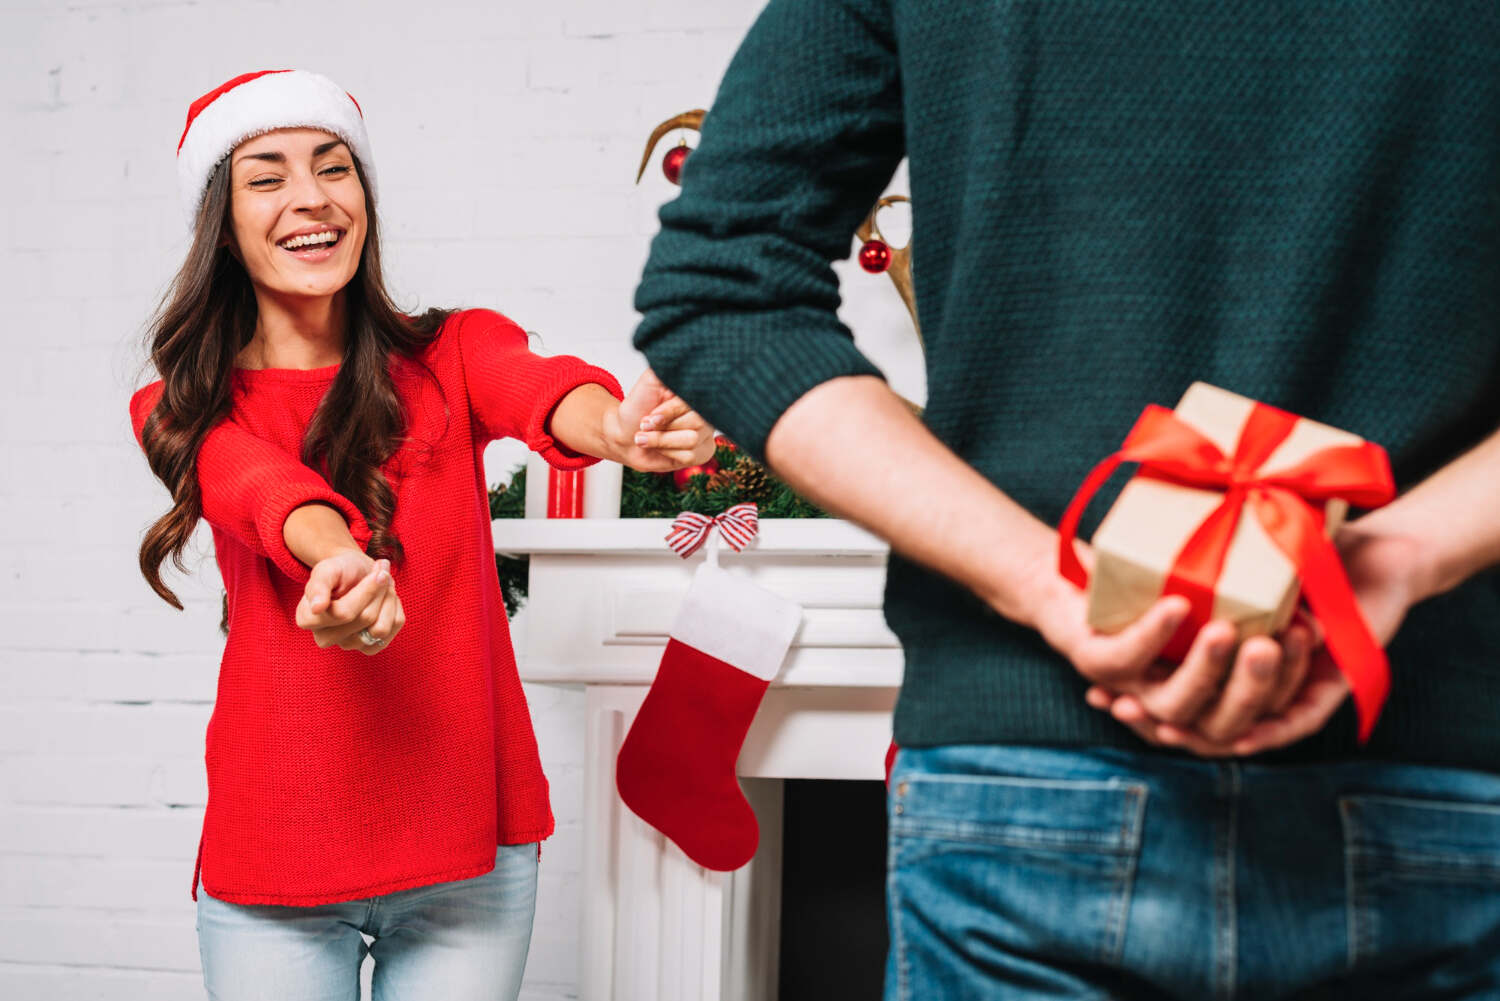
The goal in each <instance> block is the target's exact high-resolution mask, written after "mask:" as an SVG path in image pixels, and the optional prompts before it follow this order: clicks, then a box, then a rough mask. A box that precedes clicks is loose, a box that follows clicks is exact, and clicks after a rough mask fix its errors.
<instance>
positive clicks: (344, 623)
mask: <svg viewBox="0 0 1500 1001" xmlns="http://www.w3.org/2000/svg"><path fill="white" fill-rule="evenodd" d="M405 624H406V613H405V611H404V610H403V609H402V607H401V599H400V598H399V597H397V595H396V583H395V581H394V580H393V579H392V578H391V564H390V561H389V560H372V559H371V558H370V557H369V556H367V555H366V554H365V553H363V552H361V551H360V550H358V549H342V550H340V551H339V552H337V553H335V554H333V555H332V556H329V557H327V558H326V559H322V560H319V561H318V562H317V563H315V564H314V565H313V567H312V572H311V574H310V576H309V577H308V580H307V586H306V587H305V588H304V589H303V592H302V600H301V601H299V602H298V603H297V625H298V626H300V627H301V628H303V629H306V630H309V631H310V632H311V633H312V634H313V640H314V641H315V642H316V643H317V644H318V646H319V647H323V648H325V649H326V648H327V647H330V646H336V647H339V648H341V649H344V650H354V651H358V652H359V653H362V654H365V655H366V656H371V657H373V656H374V655H375V654H377V653H380V652H381V651H382V650H384V649H385V648H386V647H388V646H389V645H390V642H391V640H392V639H394V638H395V636H396V634H397V633H399V632H400V631H401V627H402V626H404V625H405ZM365 630H368V631H369V634H370V635H371V636H373V637H374V638H375V639H376V641H377V642H375V643H373V644H370V643H366V642H365V641H364V638H363V637H362V636H361V633H362V632H364V631H365Z"/></svg>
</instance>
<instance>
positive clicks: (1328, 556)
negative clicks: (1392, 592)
mask: <svg viewBox="0 0 1500 1001" xmlns="http://www.w3.org/2000/svg"><path fill="white" fill-rule="evenodd" d="M1297 421H1298V418H1297V417H1296V416H1295V415H1294V414H1289V413H1287V412H1286V411H1284V410H1278V409H1276V408H1275V407H1270V406H1266V405H1265V404H1262V403H1257V404H1255V406H1254V408H1253V409H1252V410H1251V412H1250V417H1249V419H1248V420H1247V421H1246V422H1245V427H1244V429H1243V430H1242V431H1241V432H1240V439H1239V442H1238V443H1237V445H1236V446H1235V450H1234V455H1233V456H1232V457H1231V456H1226V455H1225V454H1224V453H1223V452H1221V451H1220V450H1219V448H1218V446H1216V445H1215V444H1214V443H1213V442H1211V441H1209V440H1208V439H1207V438H1205V437H1204V436H1203V435H1201V434H1199V433H1198V432H1197V431H1196V430H1194V429H1193V428H1191V427H1189V426H1188V425H1187V424H1186V423H1184V422H1183V421H1181V420H1179V419H1178V418H1177V416H1176V415H1175V414H1174V413H1173V412H1172V411H1170V410H1167V409H1165V408H1164V407H1158V406H1154V405H1153V406H1149V407H1147V408H1146V410H1145V412H1144V413H1143V414H1141V417H1140V419H1139V420H1138V421H1136V424H1135V427H1134V428H1132V429H1131V431H1130V434H1129V435H1128V436H1126V438H1125V443H1124V444H1123V445H1122V446H1121V447H1120V450H1119V451H1118V452H1116V453H1115V454H1113V455H1111V456H1109V457H1108V458H1106V459H1105V460H1104V461H1103V462H1101V463H1099V465H1097V466H1095V467H1094V471H1093V472H1092V473H1090V474H1089V475H1088V478H1087V479H1086V480H1084V481H1083V485H1082V486H1081V487H1079V488H1078V493H1077V494H1076V495H1074V497H1073V501H1072V503H1071V504H1069V505H1068V510H1067V512H1066V513H1064V515H1063V518H1062V522H1061V524H1059V526H1058V568H1059V570H1060V571H1061V573H1062V575H1063V576H1064V577H1065V578H1067V579H1068V580H1070V581H1072V582H1073V583H1074V584H1076V585H1078V586H1079V587H1087V586H1088V572H1087V571H1086V570H1084V568H1083V564H1082V563H1081V562H1080V561H1079V559H1078V554H1077V553H1076V552H1075V551H1074V548H1073V539H1074V536H1075V534H1076V533H1077V530H1078V520H1079V519H1080V518H1081V517H1082V516H1083V511H1084V509H1085V508H1086V507H1087V506H1088V503H1089V501H1090V500H1091V499H1092V498H1093V496H1094V494H1095V492H1096V491H1098V489H1099V488H1100V487H1101V486H1102V485H1103V484H1104V481H1105V480H1107V479H1109V477H1110V474H1111V473H1113V472H1114V471H1115V469H1116V468H1117V467H1118V466H1119V465H1120V463H1122V462H1138V463H1140V469H1139V471H1138V474H1137V475H1140V476H1146V477H1150V478H1152V479H1158V480H1164V481H1166V482H1168V483H1177V484H1180V485H1182V486H1187V487H1197V488H1200V489H1207V490H1223V491H1224V499H1223V501H1222V502H1220V504H1219V506H1218V507H1217V508H1215V509H1214V511H1213V512H1212V513H1211V514H1209V516H1208V517H1207V518H1206V519H1204V521H1203V523H1202V524H1201V525H1199V526H1198V528H1197V529H1196V530H1195V531H1194V532H1193V534H1192V535H1191V536H1190V537H1189V538H1188V541H1187V542H1186V543H1185V544H1184V545H1183V547H1182V550H1181V551H1180V552H1179V553H1178V554H1177V558H1176V559H1175V560H1174V561H1173V563H1172V568H1171V570H1170V572H1169V573H1168V575H1167V583H1166V586H1165V587H1164V588H1163V589H1162V593H1163V594H1164V595H1165V594H1180V595H1183V596H1184V597H1186V598H1187V599H1188V601H1189V602H1190V603H1191V606H1192V610H1191V612H1190V613H1189V615H1188V618H1187V620H1186V621H1184V622H1183V625H1182V628H1180V629H1179V630H1178V631H1177V635H1175V636H1174V637H1172V642H1171V643H1169V644H1168V645H1167V648H1166V650H1165V651H1163V656H1165V657H1167V658H1169V659H1172V660H1181V659H1182V658H1183V657H1184V656H1186V654H1187V650H1188V648H1189V647H1190V646H1191V644H1192V639H1193V637H1194V635H1196V634H1197V632H1198V629H1199V628H1200V627H1202V626H1203V625H1204V624H1205V623H1207V622H1208V621H1209V620H1210V619H1211V618H1212V617H1213V604H1214V587H1215V584H1216V583H1217V581H1218V579H1219V574H1220V572H1221V571H1222V570H1223V568H1224V559H1225V557H1226V556H1227V555H1228V553H1229V546H1230V543H1231V542H1232V541H1233V539H1234V531H1235V527H1236V526H1237V525H1238V524H1239V520H1240V513H1241V512H1242V511H1243V509H1244V507H1245V505H1246V503H1247V502H1248V503H1250V504H1251V505H1252V507H1253V509H1254V511H1255V515H1256V517H1257V518H1259V519H1260V523H1261V525H1262V526H1264V527H1265V530H1266V533H1267V534H1268V535H1270V537H1271V539H1272V540H1273V541H1274V542H1275V543H1276V545H1277V547H1278V548H1279V549H1280V550H1281V551H1282V552H1283V553H1285V554H1286V555H1287V558H1288V559H1290V560H1291V561H1292V565H1293V566H1294V567H1295V568H1296V570H1297V575H1298V577H1299V578H1301V581H1302V594H1303V596H1304V597H1306V599H1307V603H1308V605H1309V606H1310V607H1311V608H1312V611H1313V614H1314V615H1315V616H1316V617H1317V619H1318V622H1319V623H1320V624H1321V625H1322V627H1323V634H1324V635H1323V639H1324V643H1325V644H1326V645H1327V647H1328V652H1329V654H1330V655H1331V656H1332V657H1333V661H1334V663H1335V664H1337V665H1338V667H1339V670H1340V671H1341V672H1343V675H1344V677H1345V678H1346V679H1348V681H1349V687H1350V689H1351V690H1352V691H1353V693H1354V706H1355V709H1356V711H1357V712H1358V714H1359V739H1360V742H1361V743H1363V742H1364V741H1366V740H1368V739H1369V737H1370V732H1371V731H1372V730H1373V729H1374V728H1375V720H1376V719H1377V718H1378V717H1379V715H1380V709H1381V706H1382V705H1384V703H1385V697H1386V693H1387V692H1388V691H1389V690H1390V665H1389V664H1388V662H1387V661H1386V657H1385V651H1384V650H1383V649H1381V646H1380V644H1379V643H1377V642H1376V641H1375V638H1374V637H1373V636H1372V635H1370V627H1369V626H1368V625H1367V624H1366V622H1365V620H1364V616H1363V615H1362V614H1361V612H1360V610H1359V605H1358V603H1357V602H1356V601H1355V599H1354V592H1353V589H1352V588H1351V587H1350V585H1349V578H1348V577H1347V576H1346V575H1345V574H1344V565H1343V563H1342V562H1341V561H1340V559H1339V555H1338V551H1337V550H1335V549H1334V547H1333V543H1331V542H1330V541H1329V540H1328V537H1327V535H1326V534H1325V530H1324V520H1323V504H1324V503H1326V502H1327V501H1329V500H1332V499H1334V498H1339V499H1342V500H1346V501H1348V502H1349V503H1350V504H1353V505H1355V506H1357V507H1362V508H1373V507H1379V506H1380V505H1382V504H1386V503H1388V502H1389V501H1390V500H1391V499H1392V498H1393V497H1395V495H1396V487H1395V484H1394V482H1393V480H1392V477H1391V468H1390V463H1389V461H1388V460H1387V458H1386V454H1385V450H1384V449H1382V448H1381V447H1380V446H1379V445H1375V444H1372V443H1370V442H1363V443H1361V444H1359V445H1343V446H1333V447H1330V448H1325V449H1321V450H1320V451H1317V452H1314V453H1313V454H1312V455H1309V456H1308V457H1307V458H1305V459H1303V460H1302V461H1301V462H1299V463H1297V464H1296V465H1294V466H1292V467H1290V468H1288V469H1284V470H1281V471H1280V472H1275V473H1269V474H1268V473H1263V472H1261V470H1260V467H1261V465H1262V464H1263V463H1264V462H1265V461H1266V459H1267V458H1269V457H1270V455H1271V454H1272V453H1273V452H1274V451H1275V450H1276V448H1277V446H1279V445H1280V444H1281V443H1282V442H1283V441H1284V440H1285V439H1286V437H1287V435H1289V434H1291V432H1292V428H1293V427H1295V426H1296V424H1297Z"/></svg>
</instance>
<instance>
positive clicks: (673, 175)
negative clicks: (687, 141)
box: [661, 146, 692, 184]
mask: <svg viewBox="0 0 1500 1001" xmlns="http://www.w3.org/2000/svg"><path fill="white" fill-rule="evenodd" d="M691 152H692V147H690V146H673V147H672V148H671V149H669V150H667V155H666V156H664V157H662V158H661V172H662V173H663V174H666V175H667V180H669V181H671V182H672V183H673V184H681V183H682V164H683V161H685V160H686V159H687V158H688V154H689V153H691Z"/></svg>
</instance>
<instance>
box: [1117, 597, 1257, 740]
mask: <svg viewBox="0 0 1500 1001" xmlns="http://www.w3.org/2000/svg"><path fill="white" fill-rule="evenodd" d="M1235 637H1236V633H1235V628H1234V626H1233V625H1232V624H1231V623H1228V622H1224V621H1222V620H1218V621H1214V622H1210V623H1209V624H1208V625H1206V626H1204V627H1203V628H1202V629H1200V630H1198V635H1197V637H1196V638H1194V640H1193V645H1192V647H1191V648H1190V649H1189V650H1188V655H1187V658H1186V659H1185V660H1183V662H1182V663H1181V664H1180V665H1179V666H1178V668H1177V670H1175V671H1173V672H1172V676H1171V677H1169V678H1168V679H1167V680H1166V681H1164V682H1162V683H1161V684H1160V685H1158V686H1156V687H1154V688H1152V689H1150V690H1148V691H1145V692H1142V693H1141V704H1142V705H1143V706H1145V708H1146V711H1147V712H1149V713H1150V714H1151V715H1152V716H1155V717H1156V718H1157V719H1158V720H1161V721H1162V722H1163V723H1176V724H1179V725H1182V726H1186V725H1188V724H1190V723H1192V722H1193V721H1194V720H1196V719H1197V718H1198V716H1199V714H1200V713H1202V712H1203V709H1204V707H1205V706H1207V705H1209V704H1210V703H1212V702H1213V701H1214V699H1215V698H1217V697H1218V694H1219V690H1220V689H1221V687H1222V686H1223V684H1224V678H1225V676H1226V675H1227V674H1228V672H1229V663H1230V659H1231V658H1232V657H1233V655H1234V641H1235Z"/></svg>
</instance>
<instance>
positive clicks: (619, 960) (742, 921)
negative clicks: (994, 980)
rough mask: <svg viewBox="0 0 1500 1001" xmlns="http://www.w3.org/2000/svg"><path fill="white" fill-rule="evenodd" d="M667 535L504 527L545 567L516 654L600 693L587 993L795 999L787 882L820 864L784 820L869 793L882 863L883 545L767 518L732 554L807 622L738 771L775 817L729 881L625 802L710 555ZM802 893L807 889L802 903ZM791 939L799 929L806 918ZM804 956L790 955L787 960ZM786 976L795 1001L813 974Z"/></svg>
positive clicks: (579, 527)
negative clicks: (686, 611)
mask: <svg viewBox="0 0 1500 1001" xmlns="http://www.w3.org/2000/svg"><path fill="white" fill-rule="evenodd" d="M668 525H669V522H667V521H665V520H655V519H630V520H620V519H578V520H547V519H513V520H497V521H496V522H494V532H495V548H496V550H497V551H500V552H512V553H516V552H526V553H530V554H531V585H530V589H531V590H530V598H529V600H528V607H529V611H528V615H529V616H530V625H529V627H528V629H527V630H526V637H525V643H524V646H523V648H522V649H521V650H519V651H518V654H519V660H520V666H521V676H522V678H523V679H524V680H526V681H538V682H577V683H582V684H583V685H584V686H585V688H586V692H587V694H586V709H585V726H586V728H587V731H586V733H585V747H586V750H585V766H584V771H585V774H584V782H585V791H584V801H585V802H584V861H583V895H584V899H583V929H582V935H581V948H582V953H583V954H582V956H581V975H580V984H579V988H580V997H581V998H582V999H583V1001H772V999H776V998H778V996H779V994H780V991H781V987H782V980H781V971H782V968H781V956H782V932H783V927H784V924H783V921H782V897H783V873H784V871H785V870H786V869H787V866H788V863H790V864H791V866H792V875H793V878H795V875H796V872H797V867H798V866H801V865H805V864H807V861H808V860H807V858H805V857H804V854H805V853H804V849H807V850H809V851H810V850H813V849H814V848H815V847H816V846H814V845H809V844H807V843H806V842H805V841H804V840H802V839H799V840H798V841H797V842H796V844H795V845H794V851H793V857H792V858H790V859H789V858H788V856H787V852H786V851H785V850H784V845H783V827H784V822H785V821H787V820H789V819H790V820H791V821H792V822H793V823H794V824H795V823H796V822H797V821H798V819H799V817H800V816H801V813H800V812H799V811H802V809H803V806H802V800H801V798H800V797H801V796H802V794H803V788H802V787H801V786H800V785H799V784H798V783H801V782H804V781H809V780H820V781H823V782H830V781H832V782H836V783H838V786H839V791H840V792H841V793H846V794H849V795H851V796H854V797H855V798H858V794H857V793H856V792H855V791H854V787H856V786H857V787H861V788H862V789H863V790H864V798H865V802H866V804H867V805H866V808H865V811H864V812H863V816H865V817H869V816H871V815H873V817H874V820H873V821H868V822H867V821H861V823H860V825H859V826H861V827H865V826H868V824H871V823H873V824H875V825H877V826H876V828H875V829H872V830H868V831H865V832H863V833H862V834H861V837H862V838H863V837H864V836H865V835H868V838H869V839H870V842H869V843H871V844H874V845H876V846H877V847H876V849H875V850H876V851H877V852H879V853H881V854H883V845H884V837H883V833H882V830H881V829H880V828H879V827H878V825H879V824H881V823H883V820H882V814H881V812H880V810H879V808H878V806H879V802H880V796H881V792H880V788H879V783H880V782H881V780H882V779H883V778H884V758H885V750H886V747H887V745H888V743H889V741H890V732H891V731H890V718H891V709H892V707H893V706H894V703H895V696H896V689H897V687H898V686H899V685H900V678H901V650H900V646H899V644H898V642H897V640H896V638H895V637H894V636H893V635H892V634H891V633H890V632H889V630H888V629H887V628H886V626H885V622H884V617H883V615H882V613H881V611H880V606H881V594H882V591H883V587H884V578H885V559H886V547H885V545H884V544H883V543H881V542H880V541H879V540H878V539H876V538H874V537H873V536H871V535H869V534H868V533H866V532H864V531H862V530H860V529H858V528H857V527H855V526H853V525H850V524H847V523H844V522H838V521H829V520H812V519H809V520H800V521H775V520H766V521H762V522H761V533H760V537H759V539H758V540H757V542H756V543H755V545H754V546H752V547H751V548H750V549H747V550H746V551H745V552H744V553H740V554H734V553H731V552H725V553H723V554H722V556H721V562H722V563H723V565H724V566H725V567H726V568H727V569H730V570H731V571H733V572H738V573H744V574H746V575H748V576H749V577H751V578H752V579H754V580H756V581H757V582H758V583H760V584H762V585H763V586H765V587H768V588H770V589H771V590H773V591H775V592H777V593H778V594H781V595H783V596H784V597H786V598H788V599H790V600H792V601H796V602H797V603H798V604H800V605H801V606H802V607H803V609H804V612H803V623H802V628H801V630H800V632H799V633H798V636H797V639H796V640H795V642H794V644H793V647H792V651H791V653H790V654H789V655H788V658H787V664H786V666H785V667H784V669H783V671H782V673H781V675H780V677H779V678H778V679H777V680H776V681H775V682H774V683H773V684H772V687H771V689H770V690H769V691H768V692H767V693H766V698H765V701H764V702H763V703H762V705H761V708H760V712H759V713H758V714H757V716H756V718H755V722H754V723H753V724H752V726H751V728H750V732H749V735H748V736H747V738H746V741H745V746H744V748H743V750H742V752H741V754H740V759H739V762H738V766H737V770H738V773H739V775H740V778H741V785H742V787H743V788H744V790H745V793H746V796H747V798H749V800H750V802H751V805H752V806H753V807H754V808H755V812H756V816H757V818H758V819H759V821H760V825H761V839H760V849H759V851H758V852H757V853H756V856H755V857H754V858H753V859H752V860H751V861H750V863H749V864H747V865H746V866H744V867H743V868H741V869H739V870H737V871H736V872H733V873H716V872H710V871H707V870H705V869H703V868H701V867H700V866H697V865H695V864H694V863H692V862H691V861H690V860H688V859H687V857H686V856H684V855H683V854H682V853H681V852H680V851H679V850H678V849H677V848H676V847H675V846H674V845H672V844H671V842H669V841H667V840H666V839H665V838H664V837H663V836H662V835H661V834H659V833H658V832H657V831H656V830H655V829H653V828H651V827H650V826H649V825H647V824H645V823H644V822H642V821H641V820H640V819H639V818H637V817H636V816H635V815H634V814H632V813H631V812H630V811H629V810H628V809H627V808H626V807H625V806H624V804H623V803H621V801H620V799H619V796H618V795H617V794H616V793H615V788H614V759H615V755H616V753H617V752H618V750H619V747H620V744H621V742H622V741H623V740H624V738H625V734H626V732H627V731H628V729H629V726H630V722H631V720H632V719H633V718H634V716H635V713H636V711H637V710H638V709H639V708H640V705H641V702H642V701H643V700H644V698H645V696H646V691H647V688H648V686H649V685H650V682H651V678H652V676H653V674H654V672H655V669H656V665H657V662H658V660H659V659H660V656H661V651H662V648H663V647H664V646H665V644H666V637H667V632H668V629H669V628H670V626H671V623H672V619H673V617H674V616H675V614H676V610H677V608H678V606H679V604H680V603H681V598H682V596H683V595H684V594H686V592H687V588H688V584H689V581H690V579H691V577H692V573H693V571H694V570H695V569H696V567H697V563H698V561H699V560H701V559H702V558H703V557H702V556H701V555H699V556H695V557H693V558H691V559H689V560H686V561H684V560H681V559H679V558H678V557H676V556H675V555H674V554H672V553H671V551H670V550H668V549H667V548H666V546H665V543H664V542H663V539H664V537H665V536H666V533H667V527H668ZM870 783H875V784H876V785H875V786H872V785H870ZM870 803H874V804H875V807H876V808H875V809H873V811H872V810H871V809H870V807H869V804H870ZM788 804H790V812H791V816H790V817H789V816H788ZM846 854H847V853H846ZM856 882H859V881H856ZM852 886H854V884H853V883H851V887H852ZM803 888H804V884H802V883H799V884H798V885H797V887H796V891H799V892H800V891H801V890H802V889H803ZM808 890H809V892H810V893H811V892H813V890H814V888H811V887H809V888H808ZM861 892H864V893H865V894H867V896H866V898H865V899H867V900H869V899H873V900H876V901H878V899H879V894H878V888H877V889H876V890H875V891H874V896H868V895H869V894H870V893H871V892H872V891H871V887H870V886H869V885H868V882H867V881H864V889H863V891H861V890H859V889H857V888H851V889H849V890H848V891H847V894H846V897H848V899H844V900H842V901H837V900H834V901H827V900H825V901H824V906H846V907H858V906H859V905H858V903H857V900H856V899H855V898H857V895H858V894H859V893H861ZM849 895H853V896H852V897H849ZM835 896H836V894H835ZM877 907H878V904H877ZM871 921H872V922H873V924H874V928H873V929H867V933H866V935H865V938H864V939H863V944H862V945H860V944H856V945H853V946H852V948H855V949H856V950H857V951H861V952H869V953H874V952H876V951H883V949H881V943H882V942H883V938H882V937H881V936H882V935H883V924H882V921H883V910H877V911H876V913H875V914H874V915H872V916H871ZM785 927H787V928H788V930H789V931H793V932H795V922H792V923H791V924H790V925H787V926H785ZM801 942H802V940H801V939H799V941H798V944H799V945H800V944H801ZM794 958H796V955H795V950H789V951H788V959H789V961H790V960H792V959H794ZM882 961H883V956H880V955H871V956H869V957H867V958H866V959H865V960H864V961H862V962H861V964H860V966H859V968H858V970H859V971H863V972H864V973H872V974H873V977H874V983H876V984H878V983H879V971H880V964H881V962H882ZM872 965H873V969H872ZM787 972H788V982H787V993H788V999H787V1001H793V999H794V998H795V996H796V995H795V991H797V990H799V989H802V986H801V985H802V983H803V982H804V981H805V980H806V979H807V978H806V977H805V976H803V977H801V980H798V976H800V975H799V974H796V973H795V971H794V970H793V968H792V967H790V966H789V967H788V971H787ZM861 975H862V973H861V972H858V971H856V972H851V973H850V976H851V977H859V976H861ZM851 982H852V981H851ZM823 996H827V995H826V992H825V994H824V995H823ZM850 996H852V995H850Z"/></svg>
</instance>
